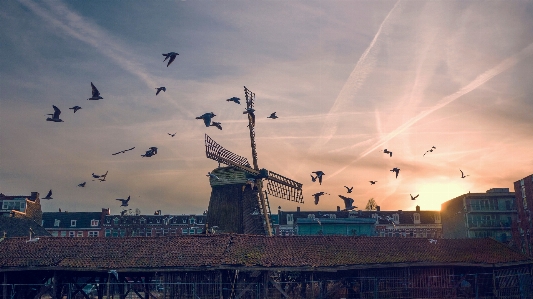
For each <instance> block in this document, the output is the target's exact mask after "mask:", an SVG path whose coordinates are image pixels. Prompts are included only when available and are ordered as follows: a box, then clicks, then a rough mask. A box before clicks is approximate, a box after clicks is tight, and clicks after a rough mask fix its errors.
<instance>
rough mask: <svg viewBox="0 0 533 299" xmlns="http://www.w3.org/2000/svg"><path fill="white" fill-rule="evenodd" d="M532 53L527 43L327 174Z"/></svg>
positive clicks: (531, 46)
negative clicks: (513, 53)
mask: <svg viewBox="0 0 533 299" xmlns="http://www.w3.org/2000/svg"><path fill="white" fill-rule="evenodd" d="M532 54H533V43H531V44H529V45H528V46H527V47H525V48H524V49H522V50H521V51H520V52H519V53H517V54H515V55H512V56H510V57H508V58H506V59H504V60H503V61H501V62H500V63H499V64H498V65H496V66H494V67H493V68H491V69H489V70H487V71H485V72H484V73H482V74H480V75H478V76H477V77H476V78H475V79H474V80H473V81H472V82H470V83H469V84H467V85H465V86H464V87H462V88H461V89H459V90H458V91H456V92H454V93H453V94H450V95H448V96H446V97H444V98H442V99H441V100H440V101H439V103H437V104H436V105H435V106H433V107H431V108H430V109H427V110H425V111H423V112H421V113H419V114H418V115H417V116H415V117H413V118H411V119H410V120H409V121H407V122H405V123H404V124H402V125H401V126H399V127H398V128H396V129H395V130H394V131H392V132H391V133H389V134H387V135H386V136H385V137H383V138H381V140H379V141H378V142H376V143H375V144H374V145H373V146H371V147H369V148H368V149H367V150H366V151H364V152H363V153H361V154H360V155H359V157H357V158H356V159H355V160H353V161H351V162H350V163H348V164H347V165H346V166H344V167H342V168H341V169H339V170H337V171H336V172H334V173H333V174H331V175H330V176H329V178H332V177H334V176H335V175H337V174H339V173H341V172H342V171H343V170H344V169H346V168H347V167H348V166H350V165H351V164H353V163H355V162H357V161H358V160H359V159H361V158H364V157H365V156H366V155H368V154H369V153H371V152H373V151H375V150H376V149H378V148H379V147H381V146H382V145H383V144H385V143H386V142H387V141H389V140H391V139H392V138H394V137H396V136H398V134H401V133H402V132H404V131H405V130H407V129H408V128H410V127H411V126H412V125H414V124H415V123H416V122H418V121H420V120H421V119H423V118H424V117H426V116H428V115H430V114H431V113H433V112H435V111H437V110H439V109H441V108H443V107H445V106H446V105H448V104H450V103H452V102H453V101H455V100H457V99H458V98H460V97H462V96H463V95H465V94H467V93H469V92H471V91H473V90H474V89H476V88H478V87H479V86H481V85H483V84H485V83H486V82H487V81H489V80H490V79H492V78H494V77H495V76H497V75H499V74H500V73H502V72H504V71H505V70H507V69H509V68H511V67H513V66H514V65H516V64H517V63H518V62H519V61H520V60H522V59H524V58H525V57H527V56H530V55H532Z"/></svg>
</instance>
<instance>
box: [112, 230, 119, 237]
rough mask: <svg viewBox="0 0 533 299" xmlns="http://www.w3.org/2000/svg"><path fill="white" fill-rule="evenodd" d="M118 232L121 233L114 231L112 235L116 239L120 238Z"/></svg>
mask: <svg viewBox="0 0 533 299" xmlns="http://www.w3.org/2000/svg"><path fill="white" fill-rule="evenodd" d="M118 232H119V231H118V230H112V231H111V235H112V236H113V237H115V238H116V237H118Z"/></svg>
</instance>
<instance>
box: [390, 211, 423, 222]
mask: <svg viewBox="0 0 533 299" xmlns="http://www.w3.org/2000/svg"><path fill="white" fill-rule="evenodd" d="M413 220H414V223H415V224H420V214H419V213H414V214H413ZM394 221H396V219H394Z"/></svg>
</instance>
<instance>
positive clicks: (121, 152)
mask: <svg viewBox="0 0 533 299" xmlns="http://www.w3.org/2000/svg"><path fill="white" fill-rule="evenodd" d="M134 148H135V146H134V147H132V148H130V149H127V150H123V151H120V152H116V153H114V154H111V155H113V156H114V155H118V154H123V153H125V152H127V151H131V150H132V149H134Z"/></svg>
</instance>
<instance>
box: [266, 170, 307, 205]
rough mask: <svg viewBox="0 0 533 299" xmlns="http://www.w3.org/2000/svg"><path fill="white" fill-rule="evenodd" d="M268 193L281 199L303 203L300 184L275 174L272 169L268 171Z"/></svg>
mask: <svg viewBox="0 0 533 299" xmlns="http://www.w3.org/2000/svg"><path fill="white" fill-rule="evenodd" d="M267 181H268V185H267V192H268V194H270V195H272V196H275V197H279V198H282V199H286V200H290V201H294V202H298V203H303V202H304V198H303V195H302V186H303V185H302V184H300V183H298V182H297V181H295V180H291V179H289V178H287V177H284V176H282V175H281V174H277V173H275V172H273V171H269V172H268V179H267Z"/></svg>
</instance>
